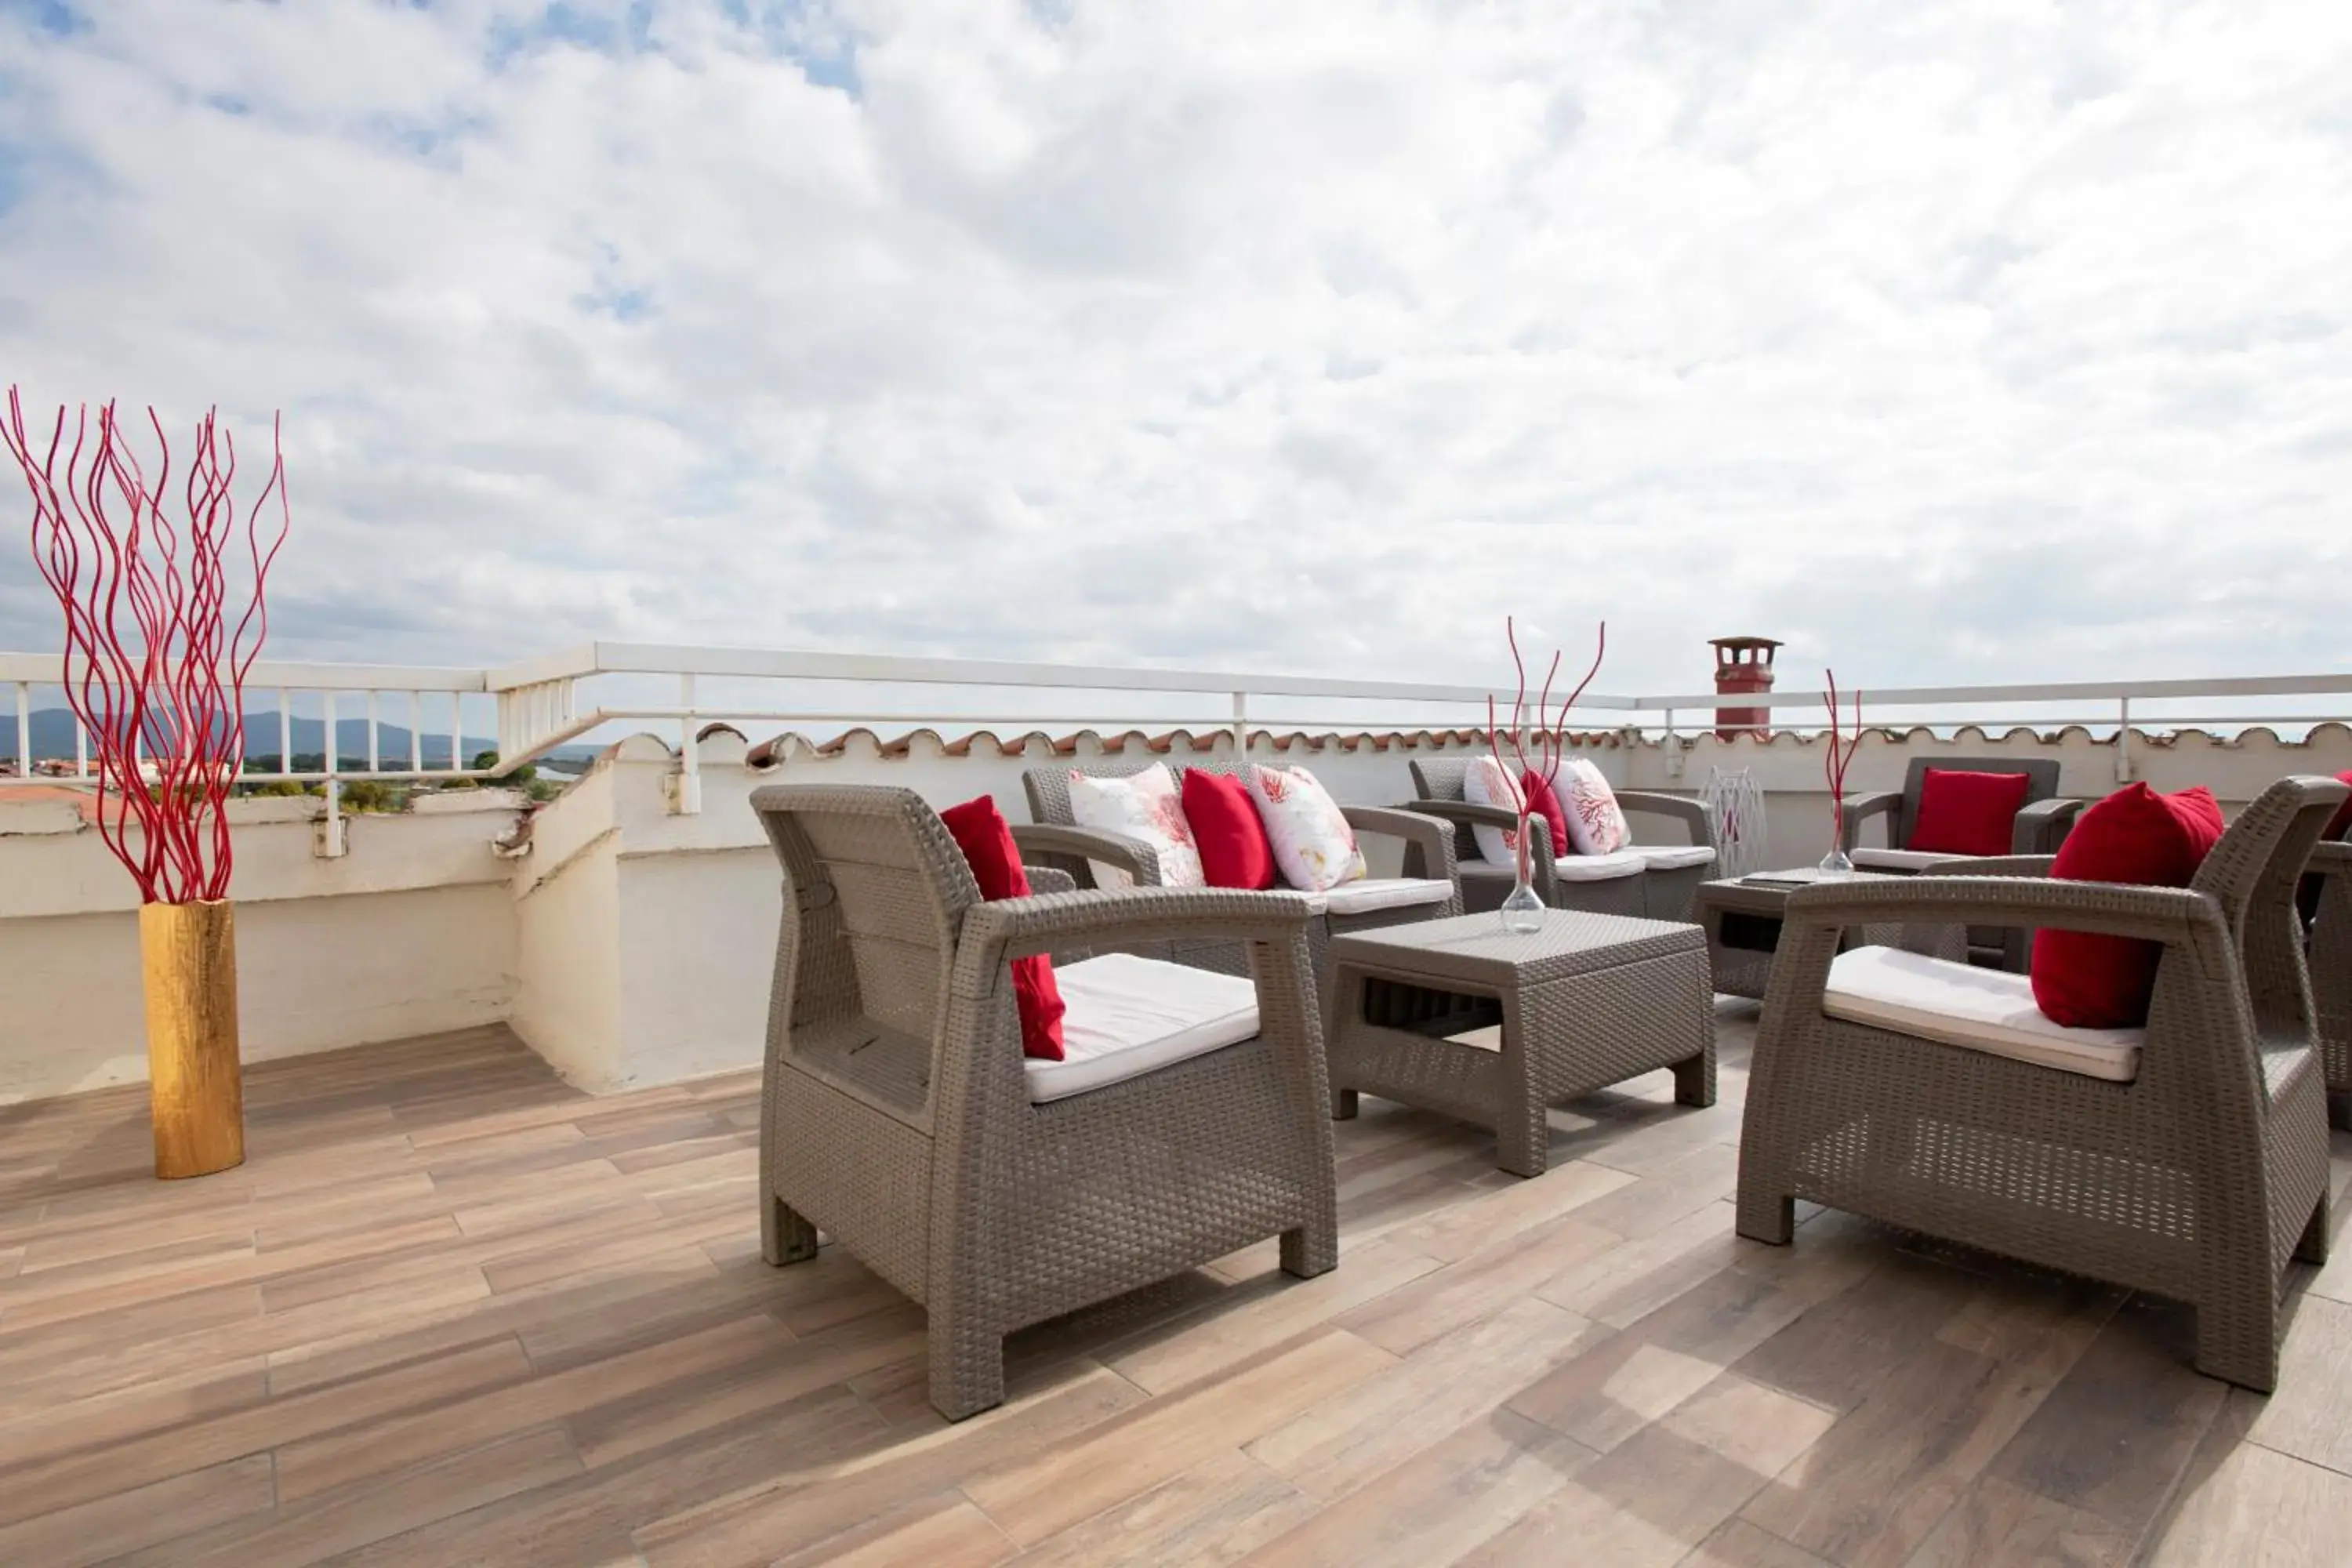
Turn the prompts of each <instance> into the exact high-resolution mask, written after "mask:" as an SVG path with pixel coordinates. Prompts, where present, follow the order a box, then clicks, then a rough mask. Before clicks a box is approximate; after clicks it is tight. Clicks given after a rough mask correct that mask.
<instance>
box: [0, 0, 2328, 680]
mask: <svg viewBox="0 0 2352 1568" xmlns="http://www.w3.org/2000/svg"><path fill="white" fill-rule="evenodd" d="M2347 79H2352V5H2345V4H2343V0H2314V3H2311V4H2304V5H2292V4H2261V3H2247V0H2237V3H2232V4H2219V5H2175V4H2161V3H2158V0H2087V3H2070V4H2063V5H2061V4H2054V3H2046V0H1971V3H1970V4H1967V5H1933V6H1928V5H1892V4H1883V3H1872V4H1860V3H1852V4H1811V5H1796V4H1792V5H1752V4H1746V3H1742V0H1712V3H1696V0H1675V3H1672V4H1667V3H1664V0H1648V3H1638V0H1633V3H1629V0H1613V3H1601V4H1570V3H1562V0H1521V3H1517V4H1494V5H1467V4H1445V3H1431V4H1417V3H1414V0H1391V3H1388V4H1382V5H1356V4H1349V3H1346V0H1297V3H1293V4H1284V5H1265V4H1262V3H1244V0H1173V3H1168V4H1158V3H1147V0H1107V3H1097V0H1031V3H1029V4H1026V5H1024V4H1023V3H1021V0H837V3H828V0H810V3H806V4H802V3H797V0H794V3H789V4H787V3H779V0H566V3H565V4H562V5H553V6H548V5H540V4H524V3H521V0H446V3H445V0H433V3H430V4H428V3H425V0H411V3H394V0H288V3H285V4H279V5H263V4H254V3H249V0H0V381H14V382H17V383H21V384H23V386H24V388H25V390H26V396H27V400H28V402H31V403H35V404H46V405H51V406H54V405H56V404H58V402H61V401H73V400H79V399H84V398H102V397H106V396H115V397H120V398H121V399H123V400H125V401H127V402H130V403H134V404H143V403H148V402H152V403H154V404H156V405H159V406H160V407H161V409H162V410H163V412H164V415H165V417H166V420H167V423H169V424H171V425H173V426H174V427H178V426H184V425H186V424H187V423H188V422H189V421H190V420H192V419H193V417H194V415H195V414H196V413H197V412H198V411H199V410H200V409H201V407H202V406H203V405H205V404H206V403H208V402H217V403H218V404H219V405H221V407H222V409H223V411H224V413H225V414H226V415H227V416H230V417H231V418H232V419H233V420H234V421H235V422H236V425H237V426H239V427H240V428H243V429H246V430H247V433H248V438H250V437H252V436H254V435H257V433H258V432H259V430H260V429H261V428H262V427H263V426H265V425H266V422H267V419H268V414H269V411H270V410H271V409H273V408H281V407H282V408H283V409H284V410H285V411H286V415H287V420H288V462H289V470H290V472H291V475H292V482H293V493H294V497H295V502H296V530H297V533H296V538H295V542H294V543H293V545H292V546H290V547H289V554H288V556H287V559H286V564H285V566H284V569H283V574H282V578H281V580H280V582H279V584H278V587H279V596H278V604H279V608H280V614H279V617H278V633H279V638H278V642H277V644H276V645H275V646H276V648H277V650H278V651H279V652H281V653H283V654H286V655H289V656H291V655H297V654H299V655H307V656H310V657H318V658H376V659H401V660H414V661H418V662H430V663H473V662H494V661H504V660H507V659H510V658H521V657H524V656H527V655H529V654H531V653H534V652H538V651H541V650H545V649H548V648H551V647H556V646H559V645H562V644H566V643H570V642H575V641H579V640H583V639H585V638H587V637H613V638H630V639H680V640H695V641H709V642H727V643H750V644H758V645H764V646H772V647H849V648H857V649H862V650H869V651H905V652H940V653H961V654H967V655H974V656H991V657H1021V658H1073V659H1087V660H1097V661H1104V662H1129V661H1133V662H1146V663H1183V664H1192V665H1216V666H1233V667H1240V668H1263V669H1276V670H1288V671H1298V672H1332V673H1361V674H1364V675H1367V676H1381V677H1387V678H1391V679H1472V680H1483V679H1489V678H1491V677H1492V675H1493V673H1494V667H1495V665H1496V660H1497V658H1499V655H1500V641H1501V620H1502V616H1503V614H1504V612H1505V611H1506V610H1515V611H1517V613H1518V614H1519V615H1520V616H1523V617H1525V618H1528V619H1531V620H1533V621H1535V622H1536V623H1538V625H1539V626H1542V627H1544V628H1545V629H1547V630H1549V631H1550V632H1552V633H1553V634H1555V635H1557V636H1559V637H1562V638H1563V639H1567V640H1571V641H1573V640H1576V639H1579V638H1582V637H1589V635H1590V632H1589V628H1590V626H1591V623H1592V622H1593V621H1594V620H1596V619H1598V618H1601V617H1603V616H1605V617H1607V618H1608V620H1609V621H1610V623H1611V627H1612V662H1611V668H1610V671H1609V673H1608V674H1607V675H1606V676H1604V678H1603V679H1602V682H1601V685H1602V686H1603V687H1604V688H1608V689H1616V690H1633V689H1648V690H1657V689H1673V688H1683V689H1688V688H1690V687H1692V686H1694V685H1699V684H1704V681H1705V674H1706V668H1707V665H1706V649H1705V647H1704V646H1703V642H1704V639H1705V638H1706V637H1708V636H1710V635H1715V634H1720V633H1726V632H1761V633H1767V634H1771V635H1777V636H1780V637H1786V638H1789V639H1790V640H1791V641H1792V642H1793V643H1794V645H1795V647H1793V648H1792V649H1791V651H1790V654H1789V655H1787V656H1784V658H1785V659H1786V660H1787V661H1788V662H1791V663H1795V664H1798V665H1800V666H1802V667H1804V668H1807V669H1808V670H1809V671H1810V670H1811V669H1813V668H1817V667H1818V665H1819V664H1820V663H1821V662H1822V660H1823V659H1825V658H1826V659H1829V660H1831V661H1833V662H1834V663H1835V664H1836V665H1837V667H1838V668H1839V669H1840V671H1841V673H1842V674H1843V675H1844V676H1845V677H1846V679H1847V680H1848V681H1849V683H1852V682H1853V681H1854V680H1863V681H1867V682H1871V683H1874V684H1877V685H1881V686H1884V685H1892V684H1902V683H1909V682H1927V681H1959V680H1996V679H2098V678H2103V677H2114V676H2125V675H2132V674H2140V673H2165V674H2179V675H2189V674H2222V673H2248V674H2250V673H2265V672H2268V673H2279V672H2288V671H2294V672H2301V671H2305V670H2312V669H2340V668H2347V665H2352V633H2347V630H2346V626H2347V613H2346V605H2347V584H2352V570H2348V568H2352V94H2347V89H2346V86H2345V83H2346V82H2347ZM9 504H10V505H11V506H12V507H14V508H15V509H16V510H15V515H16V521H15V522H12V523H8V524H7V525H6V527H5V531H0V647H18V648H40V647H48V646H51V645H52V643H53V642H54V638H55V629H54V611H53V610H51V609H50V608H49V607H48V605H47V603H46V602H45V601H44V600H43V599H42V597H41V596H40V594H39V591H38V588H37V583H36V581H35V580H34V578H33V577H32V574H31V573H30V571H29V568H28V566H27V563H26V557H25V554H24V552H23V550H22V549H21V547H19V546H16V545H9V544H6V543H5V541H6V540H7V539H9V538H11V537H20V536H21V535H20V529H21V525H22V521H23V517H24V512H23V510H22V506H21V502H16V503H9ZM1783 684H1784V685H1785V684H1789V682H1788V680H1787V679H1786V678H1784V680H1783Z"/></svg>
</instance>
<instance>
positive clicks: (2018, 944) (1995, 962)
mask: <svg viewBox="0 0 2352 1568" xmlns="http://www.w3.org/2000/svg"><path fill="white" fill-rule="evenodd" d="M1929 768H1936V769H1939V770H1943V771H1947V772H1952V773H2023V774H2024V775H2025V780H2026V784H2025V805H2023V806H2022V807H2021V808H2020V810H2019V811H2018V814H2017V818H2016V820H2015V821H2014V822H2013V823H2011V826H2010V840H2009V852H2010V853H2011V855H2055V854H2056V853H2057V852H2058V846H2059V845H2061V844H2063V843H2064V842H2065V841H2066V835H2067V833H2068V831H2069V830H2071V829H2072V828H2073V827H2074V818H2075V817H2077V816H2081V815H2082V812H2083V806H2084V802H2082V801H2079V800H2062V799H2060V798H2058V763H2057V762H2056V761H2055V760H2054V759H2052V758H2049V757H2030V758H2025V759H2018V758H2014V757H1914V758H1912V759H1911V766H1910V769H1909V771H1908V772H1906V773H1905V774H1904V775H1903V787H1902V788H1901V789H1899V790H1891V789H1890V790H1875V791H1873V792H1872V793H1870V794H1868V795H1858V796H1856V797H1855V798H1854V799H1853V800H1850V801H1848V802H1847V803H1846V807H1845V835H1844V837H1843V839H1842V840H1841V841H1840V843H1839V846H1838V847H1840V848H1842V849H1843V850H1844V851H1845V852H1846V854H1847V856H1848V857H1850V858H1852V859H1853V863H1854V865H1856V866H1857V867H1859V868H1862V869H1863V870H1865V871H1883V872H1888V873H1892V874H1894V875H1896V876H1906V875H1911V874H1914V873H1916V872H1920V871H1925V870H1927V869H1929V868H1931V867H1933V868H1935V869H1937V871H1939V872H1940V871H1943V870H1946V869H1948V868H1949V862H1950V861H1952V860H1953V859H1954V858H1956V857H1954V856H1952V855H1949V854H1948V853H1946V852H1944V851H1942V850H1933V849H1908V848H1906V847H1904V846H1906V845H1907V844H1909V843H1910V842H1911V832H1912V829H1913V828H1915V827H1916V826H1918V824H1919V795H1920V792H1921V791H1923V790H1924V789H1926V787H1927V770H1928V769H1929ZM1873 817H1883V818H1885V824H1886V826H1885V834H1886V843H1885V846H1884V847H1878V846H1874V845H1868V844H1864V843H1863V842H1862V841H1861V840H1862V828H1863V824H1864V823H1865V822H1868V821H1869V820H1871V819H1872V818H1873ZM2032 951H2033V933H2032V931H2026V930H2022V929H2021V928H2018V927H2015V926H2010V927H2001V926H1976V927H1973V928H1971V929H1970V930H1969V956H1970V958H1971V959H1972V960H1973V961H1975V962H1976V963H1982V964H1986V965H1988V966H1990V967H1994V968H2000V969H2006V970H2009V971H2011V973H2017V974H2022V973H2025V964H2026V961H2027V959H2028V957H2029V956H2030V955H2031V954H2032Z"/></svg>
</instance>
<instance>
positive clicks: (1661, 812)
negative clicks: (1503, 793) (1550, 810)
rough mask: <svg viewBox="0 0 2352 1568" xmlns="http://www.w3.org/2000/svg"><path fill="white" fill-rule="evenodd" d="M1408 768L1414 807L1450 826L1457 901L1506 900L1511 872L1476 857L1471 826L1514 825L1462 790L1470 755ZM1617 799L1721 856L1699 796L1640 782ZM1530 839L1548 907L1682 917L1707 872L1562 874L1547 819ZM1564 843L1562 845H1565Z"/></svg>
mask: <svg viewBox="0 0 2352 1568" xmlns="http://www.w3.org/2000/svg"><path fill="white" fill-rule="evenodd" d="M1410 766H1411V768H1412V791H1413V795H1414V799H1413V801H1412V810H1414V811H1415V812H1418V813H1423V814H1425V815H1429V816H1442V817H1443V818H1444V819H1445V820H1446V821H1448V822H1450V823H1451V824H1453V826H1454V856H1455V859H1456V861H1457V863H1458V865H1459V868H1460V875H1461V879H1462V907H1463V908H1464V909H1465V910H1471V911H1473V912H1477V911H1481V910H1497V909H1500V908H1502V905H1503V900H1504V898H1505V896H1506V895H1507V894H1508V893H1509V892H1510V890H1511V887H1512V884H1513V882H1514V881H1515V880H1516V877H1515V875H1514V873H1513V871H1512V869H1511V868H1509V867H1507V866H1496V865H1494V864H1493V863H1491V862H1489V861H1487V860H1485V859H1483V858H1480V856H1479V853H1478V844H1477V840H1476V838H1475V837H1474V836H1473V835H1472V832H1471V829H1472V828H1473V827H1474V826H1476V825H1478V824H1480V823H1484V824H1486V826H1494V827H1516V826H1517V817H1516V816H1514V814H1512V813H1511V812H1509V811H1507V810H1505V809H1503V808H1502V807H1499V806H1482V805H1471V804H1470V802H1469V798H1468V795H1466V793H1465V785H1464V782H1463V781H1464V780H1465V778H1466V777H1467V776H1468V774H1469V772H1470V761H1469V759H1467V758H1463V757H1419V758H1415V759H1413V760H1412V763H1411V764H1410ZM1617 804H1618V805H1619V806H1620V807H1621V808H1622V810H1623V811H1624V812H1625V814H1626V815H1627V816H1635V815H1640V814H1646V815H1649V816H1664V817H1668V818H1671V819H1673V820H1674V821H1676V822H1679V823H1681V824H1682V825H1683V828H1684V831H1685V834H1686V835H1687V837H1686V839H1685V842H1687V843H1690V844H1704V845H1706V847H1708V848H1710V849H1714V850H1716V851H1717V854H1718V856H1719V855H1720V853H1721V845H1720V844H1719V843H1718V842H1717V837H1718V836H1717V831H1716V826H1715V816H1714V813H1713V812H1712V811H1711V810H1710V809H1709V808H1708V806H1707V805H1706V802H1704V801H1697V800H1686V799H1685V798H1683V797H1682V796H1680V795H1653V794H1650V793H1648V792H1645V791H1642V790H1619V791H1618V792H1617ZM1528 826H1529V827H1530V829H1531V830H1532V834H1533V837H1534V839H1535V853H1534V867H1533V884H1534V887H1535V890H1536V896H1537V897H1538V898H1540V899H1542V900H1543V901H1544V902H1545V903H1546V904H1548V905H1549V906H1550V907H1551V908H1553V909H1558V910H1586V911H1588V912H1591V913H1593V914H1611V915H1643V916H1646V917H1647V918H1649V919H1651V920H1663V921H1686V920H1688V919H1690V918H1691V899H1692V896H1693V895H1694V894H1696V892H1697V891H1698V886H1699V884H1700V883H1701V882H1703V881H1705V880H1706V878H1707V876H1708V870H1707V868H1706V867H1705V866H1684V867H1675V868H1655V867H1653V868H1647V869H1645V870H1643V872H1642V873H1641V874H1640V875H1639V876H1635V877H1620V878H1615V879H1611V880H1609V881H1603V882H1571V881H1564V880H1562V879H1560V878H1559V876H1557V875H1556V874H1555V873H1554V871H1553V868H1552V867H1553V847H1552V844H1551V827H1550V825H1549V823H1547V822H1545V821H1543V820H1542V819H1540V818H1538V819H1535V820H1533V821H1531V822H1530V823H1529V825H1528ZM1565 849H1566V847H1565V846H1562V847H1560V852H1563V853H1564V852H1565Z"/></svg>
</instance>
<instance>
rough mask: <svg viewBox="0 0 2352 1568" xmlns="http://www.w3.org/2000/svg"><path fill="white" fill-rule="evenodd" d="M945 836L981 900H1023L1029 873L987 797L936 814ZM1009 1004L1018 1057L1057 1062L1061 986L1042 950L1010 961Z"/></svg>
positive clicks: (1058, 1056) (1017, 847)
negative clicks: (1017, 1019) (1017, 1025)
mask: <svg viewBox="0 0 2352 1568" xmlns="http://www.w3.org/2000/svg"><path fill="white" fill-rule="evenodd" d="M940 821H941V822H943V823H945V824H947V829H948V833H949V835H950V837H953V838H954V839H955V841H956V847H957V848H959V849H961V850H962V851H963V858H964V859H965V861H966V862H967V863H968V864H969V865H970V866H971V879H972V880H973V881H975V882H978V883H979V884H980V896H981V897H982V898H983V899H987V900H997V899H1025V898H1027V897H1028V896H1029V873H1028V871H1027V870H1026V869H1025V868H1023V866H1022V864H1021V850H1020V847H1019V846H1017V845H1015V844H1014V843H1013V829H1012V828H1011V827H1010V826H1007V825H1006V823H1005V820H1004V814H1003V812H1001V811H999V810H997V809H996V802H995V801H993V800H992V799H990V798H989V797H988V796H987V795H982V796H981V797H980V798H979V799H978V800H968V801H965V802H964V803H963V804H962V805H951V806H950V807H948V808H947V809H946V810H945V811H943V812H941V813H940ZM1013 1005H1014V1006H1016V1007H1017V1008H1019V1009H1020V1012H1021V1054H1022V1055H1024V1056H1030V1057H1036V1058H1040V1059H1041V1060H1044V1061H1049V1062H1057V1061H1060V1060H1061V1059H1062V1014H1063V1012H1064V1008H1063V1005H1062V988H1061V986H1060V985H1059V984H1055V980H1054V961H1053V960H1052V959H1050V958H1048V957H1046V956H1045V954H1044V953H1042V952H1034V953H1031V954H1030V955H1029V956H1028V957H1026V958H1016V959H1014V960H1013Z"/></svg>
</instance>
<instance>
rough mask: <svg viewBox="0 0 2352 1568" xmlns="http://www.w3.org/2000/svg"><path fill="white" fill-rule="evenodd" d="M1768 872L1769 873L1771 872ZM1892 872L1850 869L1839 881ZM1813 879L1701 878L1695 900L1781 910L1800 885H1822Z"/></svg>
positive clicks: (1729, 907)
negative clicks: (1704, 880)
mask: <svg viewBox="0 0 2352 1568" xmlns="http://www.w3.org/2000/svg"><path fill="white" fill-rule="evenodd" d="M1768 874H1769V873H1768ZM1889 875H1891V873H1888V872H1885V871H1850V872H1848V873H1847V874H1846V875H1845V876H1843V877H1841V878H1839V879H1837V880H1839V881H1884V880H1885V879H1886V878H1887V877H1888V876H1889ZM1820 885H1821V883H1820V882H1819V881H1811V882H1750V881H1747V880H1745V879H1741V878H1738V877H1725V878H1721V879H1717V880H1716V881H1712V882H1701V883H1700V884H1699V885H1698V891H1697V893H1696V895H1695V898H1696V902H1698V903H1700V904H1707V905H1712V906H1714V907H1716V908H1718V909H1727V910H1748V911H1749V912H1751V913H1755V914H1776V915H1777V914H1779V913H1780V911H1781V910H1785V909H1787V908H1788V907H1789V895H1790V893H1793V892H1795V891H1796V890H1797V889H1799V888H1814V887H1819V886H1820Z"/></svg>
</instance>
